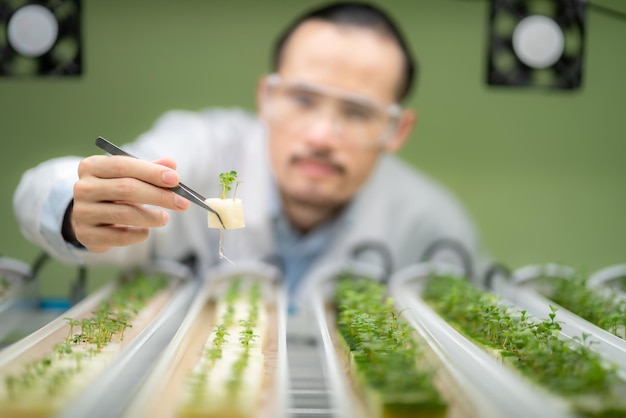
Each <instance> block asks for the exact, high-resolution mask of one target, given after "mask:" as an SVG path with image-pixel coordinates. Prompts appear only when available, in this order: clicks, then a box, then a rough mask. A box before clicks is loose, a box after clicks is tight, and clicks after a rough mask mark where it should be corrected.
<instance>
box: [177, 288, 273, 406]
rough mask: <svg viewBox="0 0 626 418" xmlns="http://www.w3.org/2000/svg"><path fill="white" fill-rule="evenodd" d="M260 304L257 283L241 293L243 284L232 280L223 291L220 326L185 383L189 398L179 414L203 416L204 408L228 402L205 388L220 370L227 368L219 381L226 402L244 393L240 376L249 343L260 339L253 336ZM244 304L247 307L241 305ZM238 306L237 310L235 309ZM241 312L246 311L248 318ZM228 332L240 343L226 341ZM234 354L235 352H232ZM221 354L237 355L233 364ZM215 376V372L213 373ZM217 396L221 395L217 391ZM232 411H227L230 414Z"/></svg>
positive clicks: (248, 352) (246, 358) (251, 346)
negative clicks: (236, 332) (234, 332)
mask: <svg viewBox="0 0 626 418" xmlns="http://www.w3.org/2000/svg"><path fill="white" fill-rule="evenodd" d="M261 300H262V293H261V291H260V285H259V284H258V282H255V283H253V284H252V285H251V286H249V287H246V288H245V289H244V287H243V283H242V280H241V279H239V278H235V279H233V280H232V282H231V283H230V285H229V286H228V288H227V289H226V291H225V292H224V293H223V294H222V295H221V301H220V302H221V303H222V304H223V305H222V307H221V308H220V309H218V311H221V312H222V314H221V317H220V321H219V323H218V324H217V325H216V326H215V329H214V331H213V334H212V335H213V338H212V339H211V338H209V339H207V341H206V343H205V346H204V347H203V352H202V356H201V359H200V361H199V362H198V363H197V364H196V365H195V366H194V368H193V370H192V372H191V373H190V375H189V377H188V379H187V389H188V392H187V393H188V395H187V397H186V398H185V400H183V403H182V405H181V406H180V408H181V410H182V411H186V413H188V414H189V415H193V416H196V415H199V414H200V415H202V414H203V412H201V411H204V408H209V409H211V408H215V407H216V406H215V405H217V404H223V403H224V402H229V403H228V405H229V406H232V402H231V401H227V400H226V399H223V398H219V397H220V396H221V395H218V394H215V393H214V392H213V391H211V390H209V387H208V384H209V381H211V374H212V373H213V371H214V370H215V369H216V368H218V367H220V368H221V369H223V368H224V367H230V374H229V375H227V376H225V377H220V379H225V380H224V381H223V382H222V384H223V385H224V387H225V388H226V389H227V396H228V398H233V397H236V396H239V394H240V393H241V391H242V390H243V389H244V388H243V385H244V382H243V380H242V379H243V376H244V374H245V371H246V369H247V367H248V365H249V362H250V356H251V351H252V350H253V347H257V348H256V349H260V348H259V347H258V346H253V345H252V343H253V342H254V341H255V340H256V339H257V338H260V336H259V335H256V334H255V333H254V330H255V327H256V326H257V323H258V318H259V304H260V303H261ZM244 301H246V302H247V304H244V303H242V302H244ZM236 306H237V308H236ZM243 309H245V310H247V315H246V317H245V318H242V314H244V312H246V311H244V310H243ZM236 320H237V321H236ZM229 330H230V331H234V330H238V334H239V339H238V344H237V342H236V341H237V340H232V341H227V340H226V336H228V335H229V334H230V333H229ZM232 350H234V351H232ZM224 352H230V353H233V352H235V353H237V357H236V359H235V360H234V361H232V360H230V358H232V357H230V356H229V357H228V359H225V358H224ZM216 373H217V372H216ZM216 393H220V391H217V392H216ZM230 412H232V411H229V413H230Z"/></svg>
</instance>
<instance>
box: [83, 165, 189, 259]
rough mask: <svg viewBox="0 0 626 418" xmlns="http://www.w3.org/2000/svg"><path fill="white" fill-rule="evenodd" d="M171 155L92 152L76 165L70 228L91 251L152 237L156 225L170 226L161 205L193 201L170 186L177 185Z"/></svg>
mask: <svg viewBox="0 0 626 418" xmlns="http://www.w3.org/2000/svg"><path fill="white" fill-rule="evenodd" d="M175 170H176V163H175V162H174V161H173V160H171V159H161V160H158V161H155V162H147V161H142V160H138V159H135V158H129V157H122V156H92V157H88V158H85V159H84V160H82V161H81V162H80V164H79V166H78V177H79V179H78V181H77V182H76V184H75V185H74V207H73V210H72V213H71V226H72V228H73V233H74V235H75V237H76V239H77V240H78V241H79V242H80V243H81V244H83V245H84V246H85V247H86V248H87V249H88V250H90V251H92V252H96V253H100V252H105V251H107V250H109V249H110V248H111V247H120V246H127V245H131V244H135V243H138V242H141V241H143V240H145V239H146V238H147V237H148V231H149V229H150V228H152V227H159V226H163V225H165V224H167V222H168V220H169V214H168V213H167V212H166V211H163V210H160V209H157V208H148V207H145V206H144V205H153V206H158V207H161V208H166V209H172V210H177V211H184V210H186V209H187V208H188V207H189V201H188V200H186V199H185V198H183V197H180V196H178V195H177V194H175V193H174V192H172V191H171V190H168V189H167V188H169V187H174V186H176V185H177V184H178V182H179V178H178V173H177V172H176V171H175Z"/></svg>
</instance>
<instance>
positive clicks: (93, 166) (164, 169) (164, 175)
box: [78, 155, 179, 187]
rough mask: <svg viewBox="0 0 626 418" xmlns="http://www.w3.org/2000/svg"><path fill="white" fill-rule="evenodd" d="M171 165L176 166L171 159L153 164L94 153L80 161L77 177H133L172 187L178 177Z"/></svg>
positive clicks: (149, 182) (177, 180) (160, 185)
mask: <svg viewBox="0 0 626 418" xmlns="http://www.w3.org/2000/svg"><path fill="white" fill-rule="evenodd" d="M171 165H173V166H174V167H175V166H176V164H175V163H174V161H173V160H171V159H162V160H159V161H158V162H157V163H156V164H155V163H151V162H148V161H143V160H138V159H136V158H131V157H122V156H108V157H107V156H102V155H95V156H92V157H88V158H85V159H84V160H82V161H81V162H80V164H79V166H78V177H84V176H93V177H98V178H102V179H114V178H134V179H137V180H141V181H143V182H145V183H148V184H152V185H154V186H157V187H174V186H176V185H177V184H178V182H179V179H178V173H177V172H176V171H175V170H174V169H173V168H171V167H170V166H171Z"/></svg>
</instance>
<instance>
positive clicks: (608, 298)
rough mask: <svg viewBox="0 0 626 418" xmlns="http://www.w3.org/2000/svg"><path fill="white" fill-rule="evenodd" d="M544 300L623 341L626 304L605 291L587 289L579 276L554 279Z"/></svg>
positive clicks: (616, 294)
mask: <svg viewBox="0 0 626 418" xmlns="http://www.w3.org/2000/svg"><path fill="white" fill-rule="evenodd" d="M553 283H554V286H553V289H552V290H550V291H548V292H546V293H547V294H546V296H547V297H548V298H549V299H551V300H552V301H554V302H555V303H557V304H559V305H561V306H562V307H563V308H565V309H567V310H569V311H570V312H572V313H574V314H576V315H578V316H580V317H581V318H584V319H586V320H587V321H589V322H591V323H592V324H594V325H596V326H598V327H600V328H602V329H604V330H605V331H608V332H610V333H612V334H613V335H615V336H617V337H619V338H622V339H626V300H624V299H623V298H621V297H620V296H619V294H618V292H617V291H615V290H613V289H609V288H605V289H598V288H589V287H587V278H585V276H583V275H581V274H577V275H575V276H574V277H573V278H571V279H558V280H556V281H554V282H553Z"/></svg>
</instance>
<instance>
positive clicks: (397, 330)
mask: <svg viewBox="0 0 626 418" xmlns="http://www.w3.org/2000/svg"><path fill="white" fill-rule="evenodd" d="M385 292H386V289H385V287H384V286H382V285H381V284H379V283H377V282H375V281H374V280H371V279H369V278H365V277H352V275H343V276H341V277H340V280H339V281H338V284H337V289H336V293H335V306H336V307H337V326H338V329H339V332H340V334H341V336H342V337H343V339H344V340H345V341H346V343H347V345H348V347H349V350H350V353H351V357H352V359H353V363H354V364H355V366H356V370H354V372H355V374H356V375H358V376H362V377H363V379H364V382H365V385H366V388H367V389H365V390H373V391H375V392H377V393H378V394H379V395H380V398H381V399H382V408H383V409H384V410H385V411H386V414H388V415H386V416H394V415H393V409H394V407H401V408H402V409H404V410H405V411H409V410H410V411H411V413H415V414H418V412H417V411H419V410H420V409H422V408H425V409H427V410H430V411H432V410H435V411H438V413H439V414H441V415H444V414H445V411H446V404H445V401H443V399H442V398H441V396H440V394H439V392H438V390H437V388H436V387H435V386H434V383H433V379H434V373H435V371H434V369H433V368H432V366H431V365H430V364H428V361H426V360H425V356H424V352H423V351H422V349H421V347H420V346H419V345H418V344H417V343H416V340H415V339H414V338H413V334H412V329H411V328H410V327H409V325H408V324H407V323H405V322H403V321H402V320H401V319H400V318H399V316H398V314H397V313H396V312H395V311H394V307H393V301H392V300H391V299H390V298H387V297H386V296H385ZM357 380H359V379H357Z"/></svg>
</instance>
